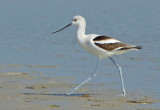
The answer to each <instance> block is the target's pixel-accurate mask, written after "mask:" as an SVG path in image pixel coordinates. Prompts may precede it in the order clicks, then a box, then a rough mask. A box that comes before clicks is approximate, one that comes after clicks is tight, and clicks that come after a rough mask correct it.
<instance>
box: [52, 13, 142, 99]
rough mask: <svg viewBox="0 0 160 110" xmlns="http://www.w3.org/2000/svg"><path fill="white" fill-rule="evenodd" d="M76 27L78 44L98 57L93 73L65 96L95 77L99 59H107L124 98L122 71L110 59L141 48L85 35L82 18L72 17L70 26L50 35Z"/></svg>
mask: <svg viewBox="0 0 160 110" xmlns="http://www.w3.org/2000/svg"><path fill="white" fill-rule="evenodd" d="M72 24H73V25H76V26H78V30H77V38H78V42H79V44H80V45H81V46H82V47H83V48H85V49H86V50H87V51H88V52H90V53H92V54H94V55H96V56H98V61H97V65H96V68H95V71H94V73H92V75H91V76H90V77H89V78H87V79H86V80H84V81H83V82H82V83H80V84H79V85H78V86H76V87H75V88H73V89H72V90H71V91H70V92H68V93H67V94H66V95H70V94H72V93H74V92H75V91H76V90H77V89H79V88H80V87H81V86H82V85H84V84H86V83H87V82H88V81H90V80H91V79H92V78H93V77H96V74H97V69H98V65H99V62H100V60H101V59H104V58H109V59H110V60H111V61H112V62H113V63H114V64H115V65H116V67H117V68H118V70H119V74H120V78H121V83H122V95H123V96H125V94H126V91H125V87H124V81H123V75H122V70H121V67H120V66H119V65H118V64H117V63H116V62H115V61H114V60H113V59H112V58H111V56H113V55H120V54H123V53H126V52H128V51H130V50H138V49H141V48H142V47H141V46H135V45H130V44H125V43H123V42H121V41H119V40H117V39H114V38H112V37H108V36H103V35H97V34H88V35H86V34H85V29H86V20H85V18H83V17H82V16H79V15H78V16H74V17H73V20H72V22H71V23H70V24H68V25H67V26H65V27H64V28H62V29H60V30H58V31H55V32H52V34H54V33H57V32H59V31H61V30H63V29H65V28H67V27H69V26H71V25H72Z"/></svg>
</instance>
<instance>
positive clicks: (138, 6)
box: [0, 0, 160, 108]
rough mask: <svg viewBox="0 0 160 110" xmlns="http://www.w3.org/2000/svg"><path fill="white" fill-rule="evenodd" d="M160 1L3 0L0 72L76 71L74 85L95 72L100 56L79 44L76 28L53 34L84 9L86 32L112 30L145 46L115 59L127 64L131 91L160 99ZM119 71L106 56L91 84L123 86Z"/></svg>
mask: <svg viewBox="0 0 160 110" xmlns="http://www.w3.org/2000/svg"><path fill="white" fill-rule="evenodd" d="M159 4H160V1H159V0H154V1H153V0H152V1H151V0H140V1H139V0H134V1H131V0H121V1H118V0H117V1H116V0H103V1H97V0H92V2H89V1H88V2H86V1H85V0H81V1H73V0H67V1H64V0H48V1H43V0H27V1H24V0H12V1H9V0H5V1H4V0H3V1H1V3H0V13H1V17H0V38H1V40H0V57H1V60H0V72H23V73H40V75H41V76H43V77H55V76H56V77H58V76H67V77H70V76H74V77H75V78H74V79H73V80H70V82H71V83H75V84H77V83H79V82H81V81H82V80H83V79H85V78H86V77H88V76H89V73H92V72H93V71H94V68H95V63H96V60H97V58H96V57H95V56H93V55H90V54H88V53H87V52H86V51H85V50H84V49H82V48H81V47H80V46H79V45H78V44H77V40H76V28H75V27H74V26H73V27H70V28H68V29H66V30H64V31H62V32H61V33H57V34H54V35H51V34H50V33H51V32H53V31H55V30H57V29H59V28H61V27H63V26H65V25H67V24H68V23H69V22H71V19H72V17H73V16H74V15H78V14H79V15H82V16H84V17H85V18H86V20H87V32H86V33H97V34H102V35H108V36H112V37H115V38H117V39H119V40H121V41H124V42H126V43H129V44H134V45H141V46H142V47H143V49H142V50H140V51H133V52H129V53H127V54H125V55H122V56H118V57H117V56H115V57H114V59H115V60H116V61H117V62H118V63H119V64H120V65H121V66H122V70H123V73H124V78H125V85H126V89H127V92H130V91H133V92H135V91H137V92H139V93H141V94H145V95H153V96H155V97H156V98H158V99H160V95H159V94H160V88H159V79H160V57H159V54H160V51H159V47H160V45H159V43H160V32H159V29H160V21H159V20H160V14H159V12H160V7H159ZM117 72H118V71H117V69H116V67H115V66H114V65H113V64H112V62H111V61H109V60H104V61H102V62H101V64H100V66H99V72H98V76H97V78H95V79H94V80H92V81H91V82H90V84H104V85H105V86H103V87H100V88H104V87H106V88H107V89H117V90H120V89H121V87H120V79H119V75H118V73H117ZM34 75H35V76H36V75H37V74H32V76H34ZM38 75H39V74H38ZM41 80H44V79H41ZM96 87H97V86H96ZM90 88H94V87H93V86H92V87H90ZM153 107H155V108H160V105H159V104H155V105H154V104H153Z"/></svg>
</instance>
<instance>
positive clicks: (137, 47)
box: [134, 46, 142, 49]
mask: <svg viewBox="0 0 160 110" xmlns="http://www.w3.org/2000/svg"><path fill="white" fill-rule="evenodd" d="M134 48H135V49H142V46H136V47H134Z"/></svg>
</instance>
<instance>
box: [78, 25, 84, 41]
mask: <svg viewBox="0 0 160 110" xmlns="http://www.w3.org/2000/svg"><path fill="white" fill-rule="evenodd" d="M85 31H86V24H85V23H84V24H82V25H79V26H78V30H77V37H78V38H81V37H84V36H85Z"/></svg>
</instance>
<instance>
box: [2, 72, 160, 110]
mask: <svg viewBox="0 0 160 110" xmlns="http://www.w3.org/2000/svg"><path fill="white" fill-rule="evenodd" d="M71 79H73V77H52V78H50V77H41V75H39V76H38V75H35V76H34V75H33V76H31V75H30V74H29V73H0V109H1V110H53V109H54V110H160V109H159V108H156V107H154V106H153V105H154V104H160V101H159V100H158V99H156V98H155V97H154V96H146V95H143V94H138V93H128V94H127V96H126V97H123V96H118V95H117V94H119V93H120V91H117V90H102V89H89V87H90V86H93V85H90V84H87V85H85V86H83V87H82V88H81V89H80V90H78V91H77V92H76V93H75V94H73V95H71V96H65V95H64V93H65V92H68V91H69V90H70V88H71V87H72V86H76V85H74V84H70V83H67V82H69V80H71ZM94 86H103V85H94Z"/></svg>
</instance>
